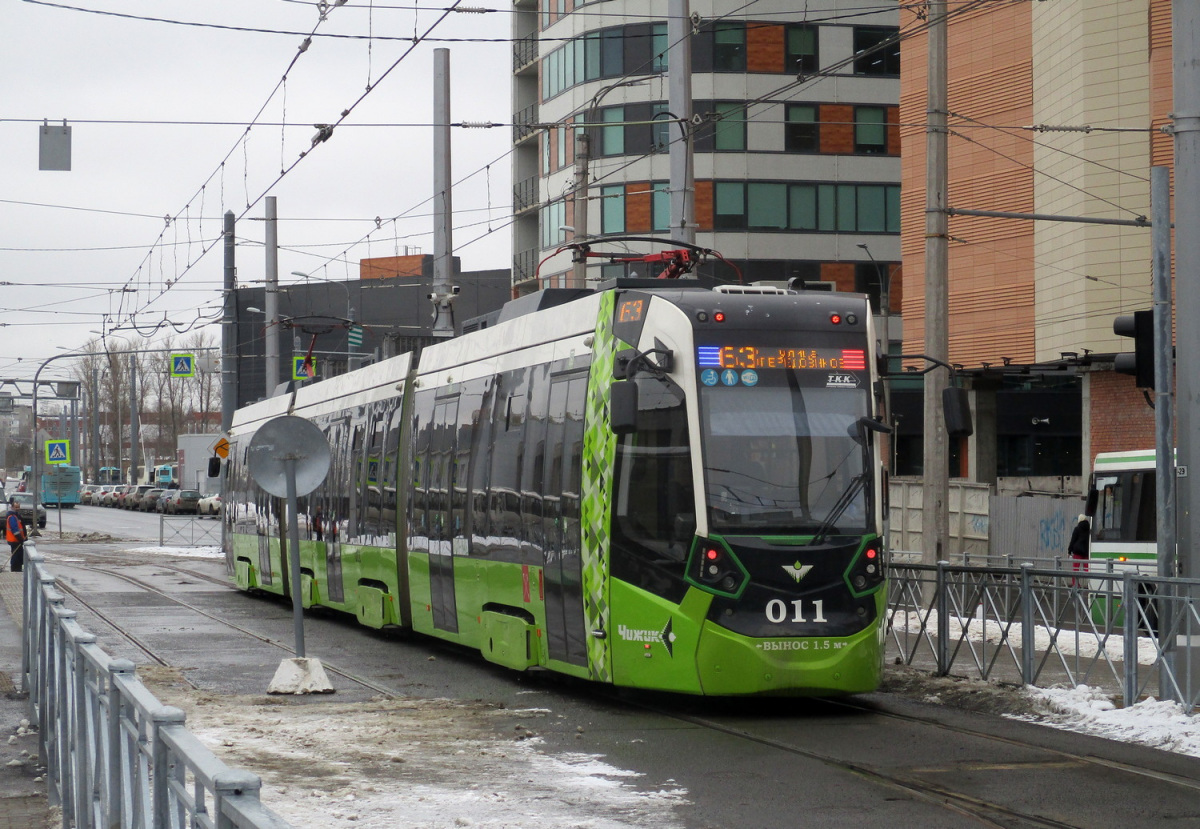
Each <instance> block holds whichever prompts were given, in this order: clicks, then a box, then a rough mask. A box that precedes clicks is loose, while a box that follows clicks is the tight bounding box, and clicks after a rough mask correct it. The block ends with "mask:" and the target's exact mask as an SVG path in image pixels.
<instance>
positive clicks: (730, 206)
mask: <svg viewBox="0 0 1200 829" xmlns="http://www.w3.org/2000/svg"><path fill="white" fill-rule="evenodd" d="M713 227H715V228H716V229H718V230H743V229H745V227H746V185H745V184H744V183H743V182H740V181H718V182H716V183H715V184H714V185H713Z"/></svg>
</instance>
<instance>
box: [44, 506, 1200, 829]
mask: <svg viewBox="0 0 1200 829" xmlns="http://www.w3.org/2000/svg"><path fill="white" fill-rule="evenodd" d="M201 523H207V524H210V525H214V526H215V524H216V522H213V521H211V520H210V521H206V522H201ZM49 526H50V527H51V528H55V527H56V523H55V517H54V516H52V518H51V521H50V525H49ZM157 527H158V524H157V517H156V516H146V515H138V514H135V513H128V512H122V511H116V510H110V509H104V508H92V507H79V508H76V509H75V510H67V511H64V512H63V529H64V531H66V532H72V533H84V532H99V533H104V534H107V535H113V536H117V535H120V534H123V535H122V536H121V537H125V538H129V539H130V541H131V543H127V544H125V545H122V544H112V543H97V544H79V543H73V544H63V545H62V547H61V548H56V546H55V537H56V534H57V533H56V530H54V529H52V530H51V531H50V532H48V533H47V537H46V538H45V540H44V541H43V544H44V547H45V552H46V554H47V556H48V559H49V560H50V563H51V567H52V569H54V571H55V572H56V574H60V575H61V580H62V582H63V583H64V584H67V585H69V586H71V587H72V588H73V589H76V590H79V591H80V592H81V593H82V594H84V595H86V596H87V597H88V601H90V602H91V603H93V604H94V606H95V607H96V608H97V609H98V610H100V611H101V612H104V613H105V614H108V615H110V617H111V618H116V619H119V620H120V621H119V624H120V625H121V626H122V627H123V628H125V629H127V630H129V631H130V632H131V633H133V634H134V636H135V637H137V638H139V639H140V640H142V641H143V642H145V643H147V644H149V645H151V646H152V647H153V649H154V650H155V651H157V652H159V653H161V654H163V655H165V656H166V658H167V659H169V660H170V662H171V664H174V665H179V666H186V674H187V676H188V678H189V679H190V680H191V681H193V682H194V683H196V684H197V685H199V686H200V687H202V688H207V689H211V690H213V691H214V692H216V693H254V692H261V690H262V681H263V680H262V668H263V665H264V664H267V665H271V664H273V663H274V662H276V661H278V659H279V658H280V652H279V650H278V649H277V648H272V646H270V645H269V644H266V642H265V641H264V640H272V641H275V642H290V641H291V635H292V617H291V608H290V605H289V604H287V603H285V602H282V601H277V600H274V599H267V598H262V597H254V596H248V595H244V594H241V593H238V592H237V591H234V590H232V589H228V588H225V587H222V586H220V585H217V584H214V583H213V582H210V581H204V580H197V579H188V578H180V576H179V572H178V571H171V570H169V569H168V568H165V567H163V566H161V563H162V562H165V561H167V560H168V556H164V555H162V554H155V555H148V556H145V557H144V560H141V559H140V558H139V556H138V555H135V554H130V553H129V552H128V548H129V547H131V546H133V547H136V546H140V545H141V543H142V542H144V541H152V540H156V539H157V533H158V529H157ZM123 548H124V549H123ZM55 559H57V561H55ZM156 565H158V566H156ZM180 566H186V567H187V568H189V569H192V570H195V571H197V572H203V573H205V574H208V575H211V576H213V577H215V578H218V579H221V578H224V564H223V562H221V561H219V560H200V561H196V560H189V561H187V562H186V563H181V564H180ZM118 573H119V574H127V575H129V576H130V577H131V578H134V579H137V580H139V581H141V582H143V583H146V584H153V586H154V587H155V588H156V589H157V590H160V591H162V592H163V593H165V594H167V595H169V596H170V597H171V598H172V599H178V600H179V601H183V602H186V603H187V604H188V605H191V606H193V607H196V608H202V609H203V611H204V613H203V614H198V613H192V612H191V611H189V610H188V609H187V608H186V607H181V606H177V605H173V604H171V603H170V602H169V601H164V599H163V598H162V597H161V596H158V597H148V596H146V595H144V594H141V593H139V592H138V591H137V590H136V588H135V587H134V586H132V585H131V582H130V581H129V580H128V579H122V578H120V577H119V576H118V575H117V574H118ZM80 621H81V623H82V624H84V626H85V627H86V628H88V629H91V630H93V631H94V632H96V633H97V635H98V636H99V637H100V644H101V646H102V647H105V649H106V650H108V651H109V652H110V653H112V654H113V655H114V656H126V657H127V658H132V659H134V660H135V661H144V654H137V653H135V652H134V649H133V646H132V645H130V644H129V643H128V642H127V641H123V640H121V639H120V638H119V637H117V636H116V635H115V634H114V633H113V632H111V631H108V630H105V629H104V626H103V625H99V624H98V623H96V622H92V624H96V625H97V627H92V624H89V621H88V620H87V614H86V613H81V614H80ZM226 623H233V624H236V625H237V626H238V627H239V628H241V629H242V630H243V631H249V632H253V633H254V634H255V636H254V637H250V636H246V635H241V634H238V633H236V632H234V631H233V630H232V629H230V628H228V627H227V625H226ZM305 637H306V643H307V651H308V655H310V656H317V657H319V658H320V659H321V660H322V662H324V663H326V664H327V665H330V666H333V667H336V668H337V669H338V670H341V671H344V672H345V673H347V674H350V675H355V676H359V677H362V678H363V679H365V680H367V681H369V682H370V683H371V684H373V685H375V686H377V687H385V688H387V689H388V690H389V691H390V692H391V693H395V694H398V695H402V696H407V697H419V698H451V699H461V700H481V701H485V702H487V703H491V704H495V705H498V706H503V707H504V708H506V709H509V710H512V711H514V712H516V711H519V710H529V709H538V710H545V711H549V712H551V715H549V716H546V717H544V718H542V720H541V721H540V725H539V737H540V738H541V739H542V740H543V741H544V742H543V750H545V751H547V752H561V753H563V754H567V753H571V752H580V751H586V752H591V753H595V754H599V755H602V756H603V757H604V758H605V760H606V762H608V763H610V764H611V765H614V766H617V767H619V768H623V769H629V770H631V771H635V772H638V773H640V774H641V775H642V776H641V777H640V778H638V779H639V781H641V782H640V783H639V785H641V786H645V787H646V788H647V789H648V790H653V789H654V788H655V787H666V786H672V785H675V786H682V787H684V788H685V789H686V790H687V792H688V796H687V802H686V803H685V804H683V805H680V806H676V807H675V808H674V814H673V818H674V820H675V822H677V823H680V824H682V825H684V826H686V827H689V829H690V828H692V827H694V828H695V829H717V827H722V828H723V827H740V828H744V829H752V828H753V827H763V829H775V828H776V827H797V826H806V827H807V826H813V827H816V826H820V827H827V826H856V827H881V829H882V827H888V829H893V828H894V827H905V826H922V827H931V828H936V827H961V826H996V827H1035V826H1057V827H1062V826H1076V827H1088V829H1107V827H1112V828H1113V829H1118V827H1120V829H1126V827H1129V826H1131V825H1132V826H1144V825H1160V824H1167V823H1169V824H1170V825H1172V826H1200V797H1197V794H1198V793H1200V760H1196V759H1193V758H1189V757H1183V756H1178V755H1172V754H1167V753H1165V752H1159V751H1155V750H1153V749H1146V748H1140V747H1136V746H1130V745H1126V744H1118V743H1112V742H1108V741H1105V740H1100V739H1097V738H1092V737H1086V736H1082V735H1077V734H1072V733H1069V732H1062V731H1057V730H1052V729H1048V728H1043V727H1040V726H1037V725H1033V724H1029V723H1024V722H1016V721H1013V720H1009V719H1004V718H1001V717H998V716H994V715H984V714H977V713H970V712H966V711H961V710H954V709H949V708H945V707H942V706H938V705H933V704H928V703H923V702H920V701H915V700H913V699H906V698H901V697H897V696H892V695H888V694H871V695H865V696H862V697H858V698H854V699H851V700H841V701H827V700H725V701H709V700H697V699H693V698H687V697H678V696H666V695H655V694H638V693H612V692H611V691H610V690H609V689H597V688H595V687H593V686H589V685H586V684H579V683H575V682H570V681H564V680H562V679H559V678H556V677H554V676H550V675H546V674H520V673H515V672H512V671H508V670H505V669H502V668H499V667H497V666H494V665H490V664H488V663H486V662H484V661H483V660H482V659H481V658H479V656H478V655H477V654H470V653H466V652H463V651H460V650H457V649H454V648H449V647H446V646H444V645H440V644H438V643H435V642H431V641H428V640H425V639H422V638H420V637H413V636H407V635H404V634H402V633H399V632H393V631H378V632H377V631H368V630H364V629H362V628H359V627H357V626H356V625H354V624H353V623H351V622H349V621H347V620H346V619H344V618H342V617H340V616H338V615H336V614H329V613H312V614H308V615H306V620H305ZM122 651H127V652H122ZM375 693H376V691H374V690H372V689H371V688H370V687H367V686H358V687H356V686H354V684H353V683H345V682H342V683H340V684H339V688H338V698H339V702H347V701H351V700H355V699H362V700H366V699H370V698H371V696H372V695H374V694H375ZM519 724H520V720H519V718H518V717H517V715H516V714H515V713H514V715H513V720H512V722H511V723H509V726H511V727H515V726H516V725H519ZM468 773H469V770H468Z"/></svg>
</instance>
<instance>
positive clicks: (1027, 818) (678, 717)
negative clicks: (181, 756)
mask: <svg viewBox="0 0 1200 829" xmlns="http://www.w3.org/2000/svg"><path fill="white" fill-rule="evenodd" d="M125 563H126V562H125V561H124V560H107V561H105V562H104V563H103V564H101V563H92V564H88V563H83V562H72V563H71V564H70V565H69V566H70V567H80V568H84V569H87V570H90V571H93V572H97V573H102V574H104V575H106V576H109V577H112V578H116V579H119V580H121V581H123V582H125V583H127V584H130V585H131V586H133V587H136V588H137V589H139V590H143V591H146V592H149V593H152V594H154V595H156V596H159V597H161V598H163V599H165V600H167V601H169V602H171V603H172V604H173V605H176V606H178V607H180V608H182V609H185V610H187V611H188V612H190V613H195V614H197V615H199V616H202V617H204V618H205V619H208V620H210V621H213V622H216V623H219V624H220V625H222V626H224V627H227V628H229V629H231V630H234V631H237V632H238V633H239V634H242V635H244V636H248V637H252V638H253V639H255V640H257V641H260V642H262V643H264V644H267V645H270V646H272V647H274V648H277V649H278V650H279V651H280V652H281V653H287V654H291V653H292V651H293V648H292V645H291V643H289V642H284V641H281V640H279V639H276V638H273V637H270V636H267V635H264V634H262V633H259V632H257V631H255V630H253V629H251V628H249V627H247V626H245V625H242V624H238V623H237V622H234V621H231V620H230V619H228V618H225V617H222V616H220V615H218V614H216V613H214V612H212V611H210V610H208V609H206V608H204V607H201V606H198V605H197V604H196V603H194V602H190V601H187V600H186V599H182V598H179V597H178V596H177V595H172V594H171V593H170V592H168V591H166V590H164V589H161V588H160V587H158V586H155V585H154V584H152V583H150V582H149V581H147V580H146V579H144V578H140V577H138V576H136V575H132V574H130V573H128V572H122V569H121V567H122V565H123V564H125ZM128 563H129V564H137V565H143V566H144V565H145V564H146V561H145V560H142V559H132V558H131V559H129V561H128ZM153 565H154V567H155V569H156V570H158V571H160V572H166V573H171V574H177V575H178V576H180V577H182V578H186V579H191V580H200V581H203V582H205V583H210V584H213V585H215V586H220V587H222V588H228V589H231V588H229V582H228V581H227V580H224V579H221V578H217V577H214V576H212V575H210V574H208V573H204V572H201V571H200V570H198V569H195V568H191V567H188V566H186V565H185V564H180V563H175V562H154V563H153ZM59 586H60V588H62V589H63V590H64V592H66V593H69V594H70V595H71V597H72V601H78V602H79V603H80V604H81V605H82V606H85V607H87V608H88V610H89V611H90V612H92V613H95V614H96V615H97V616H98V617H99V618H101V619H103V620H104V621H105V623H106V624H108V625H110V626H111V627H112V628H113V629H114V630H115V631H117V632H118V633H119V634H120V635H121V636H123V637H125V638H126V639H128V640H129V641H130V642H131V643H133V644H134V645H135V646H136V647H137V648H138V649H139V650H140V651H142V652H144V653H146V655H147V656H148V657H149V658H150V659H152V660H153V661H154V662H155V663H157V664H161V665H168V664H169V661H168V660H167V659H165V658H163V657H161V656H160V655H159V654H158V653H157V652H156V651H155V649H154V648H153V647H152V646H151V645H150V644H149V643H147V642H145V641H144V640H142V639H141V638H140V637H138V636H137V635H136V634H134V633H131V632H129V631H127V630H125V629H124V628H123V627H122V625H121V623H120V622H119V621H118V620H117V619H114V618H113V617H112V615H111V614H110V613H106V612H104V611H103V610H101V609H99V608H97V607H96V606H95V605H94V603H92V602H89V601H88V600H87V598H86V596H84V595H80V592H79V591H77V590H74V589H72V588H70V587H69V586H67V585H65V584H63V583H62V582H61V580H60V582H59ZM431 644H432V645H434V646H436V645H437V644H438V643H436V642H434V643H431ZM322 665H323V667H324V668H325V670H326V671H327V672H328V673H330V674H333V675H336V676H339V677H342V678H343V679H345V680H347V681H349V682H352V683H355V684H357V685H360V686H362V687H364V688H368V689H370V690H371V691H373V692H374V693H376V694H378V695H380V696H381V697H385V698H389V699H398V698H402V697H403V696H404V695H403V694H401V693H400V692H399V691H397V690H396V689H395V688H393V687H389V686H388V685H384V684H381V683H380V682H378V681H375V680H373V679H371V678H369V677H367V676H363V675H361V674H359V673H356V672H355V671H353V670H349V669H346V668H344V667H341V666H339V665H337V664H336V663H332V664H331V663H328V662H325V661H324V660H323V661H322ZM184 681H187V682H188V684H189V685H192V687H196V686H195V685H194V683H191V682H190V681H188V680H187V679H186V677H185V678H184ZM572 687H573V691H574V692H575V693H582V694H584V695H587V696H592V697H593V698H594V699H597V700H604V701H606V702H608V703H613V704H617V705H620V706H633V707H637V708H640V709H642V710H645V711H647V712H650V713H654V714H656V715H658V716H660V717H663V718H665V719H668V720H673V721H677V722H681V723H687V724H689V725H691V726H694V727H697V728H702V729H705V730H707V731H711V732H714V733H720V734H723V735H725V736H727V737H733V738H736V739H738V740H744V741H746V742H749V743H754V744H756V745H759V746H763V747H765V748H769V749H771V750H772V751H778V752H784V753H785V754H787V755H790V756H792V757H794V758H798V759H804V760H808V761H813V762H817V763H821V764H823V765H825V766H827V767H829V768H834V769H837V770H840V771H842V772H844V773H846V774H849V775H854V776H855V777H857V778H860V779H862V780H866V781H869V782H871V783H872V784H875V785H878V786H880V787H883V788H885V789H889V790H891V791H894V792H898V793H903V794H904V795H905V796H907V797H910V798H912V799H914V800H917V801H920V802H923V803H926V804H928V805H930V806H932V807H935V808H938V809H941V810H945V811H946V812H948V813H951V814H954V815H956V816H957V817H958V818H962V819H964V820H967V821H970V822H971V825H979V826H986V827H997V829H1000V828H1001V827H1002V828H1003V829H1016V828H1017V827H1048V828H1049V827H1053V828H1054V829H1062V828H1063V827H1081V826H1084V825H1086V824H1081V823H1072V822H1067V821H1064V820H1062V819H1059V818H1055V817H1050V816H1047V815H1044V814H1038V813H1036V812H1035V811H1033V810H1031V809H1028V808H1024V807H1023V805H1022V804H1020V802H1019V801H1018V802H1017V803H1016V804H1006V803H1003V802H999V801H998V800H997V799H996V798H992V797H988V796H987V795H986V793H982V794H976V793H972V792H970V791H968V790H966V789H968V788H969V785H964V786H957V787H956V786H954V785H945V784H944V782H945V781H944V780H943V781H931V780H927V779H922V778H921V777H920V775H921V774H922V773H926V774H928V773H931V772H938V773H940V772H947V771H950V772H954V771H957V770H958V769H957V768H956V767H955V766H954V765H953V764H948V765H947V766H946V767H945V768H936V769H930V768H922V767H919V766H907V767H903V768H891V767H887V766H885V765H880V764H873V763H870V762H862V761H856V760H853V759H847V758H846V757H844V756H839V755H838V753H837V752H836V751H833V750H829V749H827V748H824V747H812V746H811V745H806V744H801V743H799V742H797V741H794V740H788V739H787V738H786V737H781V736H778V734H774V733H758V732H756V730H755V729H753V728H746V727H744V726H743V725H741V724H737V723H731V722H726V721H722V719H721V716H720V715H719V714H712V713H708V712H705V711H704V710H700V711H695V710H693V711H690V712H689V711H680V710H679V708H680V706H678V705H676V706H674V707H671V706H669V705H667V704H665V703H661V702H656V701H654V700H647V699H644V698H638V697H637V696H629V695H624V694H621V693H619V692H616V691H614V690H612V689H596V688H594V687H593V686H581V685H573V686H572ZM816 704H817V705H820V706H823V707H827V708H828V709H829V710H840V711H844V712H847V713H855V714H859V715H863V716H869V717H877V718H884V719H889V720H894V721H901V722H907V723H911V724H913V725H916V726H919V727H921V728H932V729H937V730H940V731H943V732H945V733H947V734H953V735H956V736H958V737H963V738H967V739H971V740H981V741H988V742H991V743H994V744H997V745H1003V746H1006V747H1009V748H1018V749H1029V750H1031V751H1037V752H1040V753H1041V754H1042V755H1044V756H1046V757H1047V758H1048V759H1047V760H1045V761H1042V762H1041V763H1040V765H1041V766H1044V767H1045V768H1047V769H1049V768H1056V769H1057V768H1069V767H1075V766H1088V767H1093V768H1096V769H1101V768H1102V769H1104V770H1106V771H1108V772H1109V773H1111V772H1118V773H1122V774H1128V775H1135V776H1138V777H1142V778H1146V779H1154V780H1157V781H1159V782H1160V783H1165V784H1168V785H1171V786H1177V787H1182V788H1185V789H1187V790H1189V791H1191V792H1193V793H1194V792H1196V791H1198V790H1200V781H1197V780H1195V779H1189V778H1186V777H1182V776H1179V775H1174V774H1170V773H1167V772H1163V771H1159V770H1154V769H1147V768H1141V767H1138V766H1134V765H1131V764H1128V763H1123V762H1120V761H1117V760H1113V759H1109V758H1104V757H1098V756H1093V755H1089V754H1086V753H1078V752H1071V751H1067V750H1064V749H1062V748H1054V747H1047V745H1046V744H1045V743H1044V742H1039V741H1024V740H1021V739H1018V738H1014V737H1011V736H1005V735H1002V734H997V733H993V732H991V731H989V730H986V729H981V728H972V727H969V726H966V725H962V724H956V723H953V722H948V721H947V720H946V719H945V718H943V717H939V716H936V715H930V716H922V715H920V714H919V713H917V714H914V713H908V712H904V711H896V710H888V709H887V708H885V707H881V706H880V705H879V704H876V703H874V702H872V701H871V700H869V699H861V698H850V699H826V700H821V701H820V702H819V703H816ZM698 707H700V708H701V709H703V707H704V706H702V705H701V706H698ZM1035 765H1036V764H1035ZM964 768H965V767H964ZM954 779H960V778H959V776H958V775H955V776H954ZM1014 797H1015V798H1016V797H1019V795H1014Z"/></svg>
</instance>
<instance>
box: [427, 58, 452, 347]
mask: <svg viewBox="0 0 1200 829" xmlns="http://www.w3.org/2000/svg"><path fill="white" fill-rule="evenodd" d="M433 86H434V90H433V199H434V220H433V293H431V294H430V295H429V301H430V302H432V303H433V312H434V318H433V330H432V331H431V332H430V333H432V334H433V336H435V337H453V336H454V317H453V315H452V314H451V303H452V302H453V300H454V295H455V293H457V290H456V289H455V288H453V287H452V286H451V284H450V283H451V280H453V279H454V237H453V233H452V230H451V228H452V220H453V217H454V208H453V204H452V202H451V199H450V184H451V182H450V50H449V49H434V50H433Z"/></svg>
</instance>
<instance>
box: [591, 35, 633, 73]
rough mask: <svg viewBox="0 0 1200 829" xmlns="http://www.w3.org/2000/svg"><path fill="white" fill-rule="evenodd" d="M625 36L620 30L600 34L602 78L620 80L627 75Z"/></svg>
mask: <svg viewBox="0 0 1200 829" xmlns="http://www.w3.org/2000/svg"><path fill="white" fill-rule="evenodd" d="M624 34H625V33H624V32H623V31H622V30H621V29H619V28H618V29H605V30H604V31H603V32H601V33H600V77H602V78H619V77H621V75H623V74H625V38H624ZM589 80H591V79H590V78H589Z"/></svg>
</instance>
